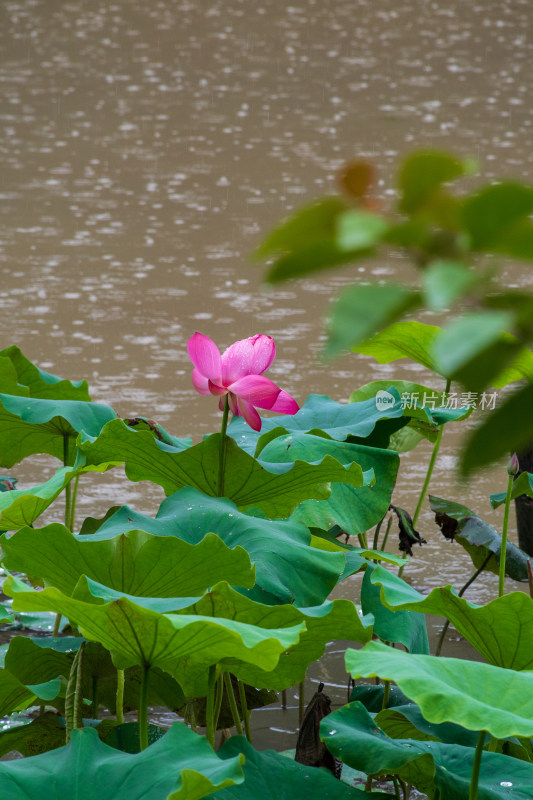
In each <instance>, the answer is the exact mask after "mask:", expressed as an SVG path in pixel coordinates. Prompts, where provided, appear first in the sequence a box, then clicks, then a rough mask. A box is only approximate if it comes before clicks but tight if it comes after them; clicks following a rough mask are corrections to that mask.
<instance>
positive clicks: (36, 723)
mask: <svg viewBox="0 0 533 800" xmlns="http://www.w3.org/2000/svg"><path fill="white" fill-rule="evenodd" d="M64 744H65V726H64V725H62V724H61V721H60V720H59V718H58V716H57V714H55V713H54V712H53V711H47V712H45V713H44V714H40V715H39V716H38V717H37V719H34V720H32V721H31V722H29V723H28V724H27V725H17V727H14V728H8V729H7V730H5V731H1V732H0V758H1V757H2V756H5V755H6V754H7V753H9V752H10V751H11V750H16V751H17V752H19V753H20V754H21V755H22V756H35V755H38V754H39V753H46V752H47V751H48V750H55V748H56V747H62V745H64Z"/></svg>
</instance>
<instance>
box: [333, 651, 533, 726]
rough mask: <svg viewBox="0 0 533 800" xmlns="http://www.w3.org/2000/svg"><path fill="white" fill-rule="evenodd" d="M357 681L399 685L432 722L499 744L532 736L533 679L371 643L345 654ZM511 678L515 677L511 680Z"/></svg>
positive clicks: (478, 665)
mask: <svg viewBox="0 0 533 800" xmlns="http://www.w3.org/2000/svg"><path fill="white" fill-rule="evenodd" d="M346 668H347V670H348V672H350V674H351V675H352V676H353V677H357V678H361V677H362V678H369V677H373V676H374V675H377V676H379V677H381V678H385V679H387V680H394V682H395V683H396V685H397V686H399V687H400V689H401V690H402V692H404V693H405V694H406V695H407V697H409V698H410V699H412V700H414V702H415V703H417V705H418V706H419V707H420V710H421V712H422V714H423V715H424V717H425V719H427V720H428V722H437V723H438V722H455V723H457V724H458V725H461V726H462V727H463V728H467V729H468V730H474V731H479V730H485V731H488V732H489V733H490V734H492V736H495V737H496V738H497V739H503V738H505V737H507V736H524V737H531V736H533V674H532V673H531V672H514V671H513V672H512V673H510V672H509V670H507V669H503V668H502V667H494V666H492V664H482V663H480V662H477V661H467V660H465V659H457V658H435V657H434V656H424V655H413V654H411V653H404V652H402V651H400V650H395V649H394V648H392V647H387V646H386V645H384V644H382V643H381V642H370V643H369V644H367V645H366V646H365V647H364V648H363V649H362V650H347V651H346ZM510 676H512V677H510Z"/></svg>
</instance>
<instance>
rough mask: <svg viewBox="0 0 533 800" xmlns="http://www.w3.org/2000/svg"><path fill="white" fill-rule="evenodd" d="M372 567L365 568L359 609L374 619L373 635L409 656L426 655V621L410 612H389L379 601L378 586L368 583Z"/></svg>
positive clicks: (427, 645) (373, 567) (419, 615)
mask: <svg viewBox="0 0 533 800" xmlns="http://www.w3.org/2000/svg"><path fill="white" fill-rule="evenodd" d="M374 569H375V566H374V565H370V564H369V565H368V567H367V568H366V571H365V575H364V578H363V583H362V585H361V608H362V610H363V613H364V614H372V615H373V617H374V633H375V634H376V635H377V636H379V638H380V639H383V641H385V642H399V643H400V644H403V645H404V646H405V647H406V648H407V649H408V650H409V652H411V653H423V654H429V641H428V635H427V628H426V620H425V617H424V615H423V614H417V613H416V612H413V611H407V610H401V611H392V610H391V609H389V608H387V606H385V605H384V604H383V603H382V602H381V598H380V590H379V587H378V586H376V585H375V584H374V583H373V582H372V580H371V577H372V573H373V571H374Z"/></svg>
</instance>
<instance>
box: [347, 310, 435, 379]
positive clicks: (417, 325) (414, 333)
mask: <svg viewBox="0 0 533 800" xmlns="http://www.w3.org/2000/svg"><path fill="white" fill-rule="evenodd" d="M440 331H441V329H440V328H439V327H438V325H426V324H424V323H423V322H415V321H414V320H411V321H405V322H394V323H393V324H392V325H389V326H388V327H387V328H384V330H382V331H380V332H379V333H376V335H375V336H372V338H369V339H367V340H366V341H365V342H362V343H361V344H359V345H357V346H355V347H353V348H352V350H353V352H354V353H361V354H362V355H364V356H372V357H373V358H375V359H376V361H377V362H378V363H380V364H388V363H389V362H390V361H397V360H398V359H399V358H409V359H411V361H415V362H416V363H417V364H421V365H422V366H423V367H426V369H429V370H431V371H432V372H437V373H438V369H437V366H436V363H435V360H434V358H433V355H432V351H433V344H434V341H435V338H436V337H437V336H438V335H439V333H440Z"/></svg>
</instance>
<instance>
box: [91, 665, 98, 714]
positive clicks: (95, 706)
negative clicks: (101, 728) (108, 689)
mask: <svg viewBox="0 0 533 800" xmlns="http://www.w3.org/2000/svg"><path fill="white" fill-rule="evenodd" d="M92 684H93V702H92V706H91V714H92V718H93V719H98V676H97V675H93V681H92Z"/></svg>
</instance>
